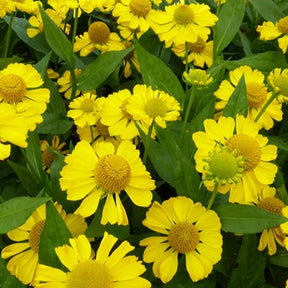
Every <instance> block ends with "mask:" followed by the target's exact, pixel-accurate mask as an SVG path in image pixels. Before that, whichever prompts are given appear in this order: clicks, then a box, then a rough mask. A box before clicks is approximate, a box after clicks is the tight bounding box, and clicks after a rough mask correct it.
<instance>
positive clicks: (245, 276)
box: [228, 235, 265, 288]
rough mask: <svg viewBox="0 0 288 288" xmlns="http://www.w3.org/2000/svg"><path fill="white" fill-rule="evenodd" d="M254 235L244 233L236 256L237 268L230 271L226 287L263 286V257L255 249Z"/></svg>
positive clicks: (256, 242)
mask: <svg viewBox="0 0 288 288" xmlns="http://www.w3.org/2000/svg"><path fill="white" fill-rule="evenodd" d="M257 246H258V239H257V237H256V235H244V236H243V240H242V245H241V248H240V250H239V253H238V257H237V264H238V265H237V268H235V269H234V270H233V271H232V274H231V277H230V281H229V284H228V288H235V287H239V288H255V287H263V284H264V282H265V278H264V271H265V257H264V255H263V254H262V253H261V252H259V251H258V250H257Z"/></svg>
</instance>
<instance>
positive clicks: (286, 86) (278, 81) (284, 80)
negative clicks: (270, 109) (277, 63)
mask: <svg viewBox="0 0 288 288" xmlns="http://www.w3.org/2000/svg"><path fill="white" fill-rule="evenodd" d="M267 79H268V82H269V84H270V86H271V87H272V88H273V90H274V93H276V94H277V100H278V101H279V102H280V103H283V102H287V101H288V69H284V70H281V69H280V68H276V69H274V70H273V71H272V72H270V74H269V76H268V77H267Z"/></svg>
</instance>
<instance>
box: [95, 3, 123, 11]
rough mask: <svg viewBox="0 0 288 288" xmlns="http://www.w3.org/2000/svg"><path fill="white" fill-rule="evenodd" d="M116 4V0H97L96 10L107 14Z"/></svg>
mask: <svg viewBox="0 0 288 288" xmlns="http://www.w3.org/2000/svg"><path fill="white" fill-rule="evenodd" d="M117 2H118V0H97V2H96V8H97V9H99V10H100V11H101V12H109V11H112V10H113V9H114V7H115V5H116V3H117Z"/></svg>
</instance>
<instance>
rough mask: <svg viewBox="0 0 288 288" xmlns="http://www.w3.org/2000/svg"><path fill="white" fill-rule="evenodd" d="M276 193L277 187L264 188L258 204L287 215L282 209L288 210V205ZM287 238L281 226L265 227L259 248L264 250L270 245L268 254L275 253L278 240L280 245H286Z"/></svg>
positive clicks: (270, 210) (276, 212)
mask: <svg viewBox="0 0 288 288" xmlns="http://www.w3.org/2000/svg"><path fill="white" fill-rule="evenodd" d="M275 194H276V190H275V188H272V187H265V188H264V189H262V191H261V193H259V197H258V198H259V202H258V203H257V206H258V207H260V208H261V209H264V210H266V211H269V212H272V213H275V214H278V215H283V216H285V213H282V211H284V210H283V209H284V208H285V210H286V211H287V212H288V210H287V209H288V206H286V205H285V204H284V203H283V202H282V201H281V200H280V199H279V198H277V197H276V195H275ZM286 207H287V208H286ZM287 212H286V216H287ZM284 225H286V226H288V222H287V223H286V224H285V223H284ZM285 238H286V235H285V234H284V233H283V232H282V230H281V228H280V226H277V227H273V228H268V229H264V230H263V232H262V233H261V236H260V240H259V245H258V250H259V251H263V250H264V249H265V248H267V247H268V254H269V255H274V254H275V253H276V252H277V246H276V242H277V243H278V244H279V245H280V246H282V247H285V244H284V240H285ZM275 240H276V242H275Z"/></svg>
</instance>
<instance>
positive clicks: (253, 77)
mask: <svg viewBox="0 0 288 288" xmlns="http://www.w3.org/2000/svg"><path fill="white" fill-rule="evenodd" d="M242 76H244V79H245V84H246V93H247V99H248V118H249V119H251V120H252V121H254V120H255V118H256V117H257V115H258V113H259V112H260V110H261V108H262V107H263V106H264V105H265V104H266V102H267V101H268V99H269V98H270V96H271V92H268V91H267V87H266V86H265V83H264V74H263V73H262V72H260V71H258V70H256V69H255V70H252V68H251V67H249V66H241V67H239V68H236V69H235V70H233V71H231V72H230V73H229V78H230V82H229V81H228V80H223V81H222V82H221V84H220V87H219V89H218V90H217V91H216V92H215V93H214V95H215V96H216V98H217V99H219V100H220V101H218V102H216V105H215V108H216V110H218V111H222V110H223V109H224V108H225V106H226V104H227V102H228V100H229V99H230V97H231V95H232V93H233V92H234V90H235V87H236V86H237V85H238V83H239V81H240V79H241V77H242ZM282 114H283V113H282V110H281V104H280V103H279V102H278V101H277V100H276V99H275V100H274V101H273V102H272V103H271V104H270V105H269V106H268V107H267V108H266V110H265V111H264V113H263V114H262V116H261V117H260V119H259V120H258V122H257V123H258V124H259V127H260V128H262V127H263V128H264V129H266V130H269V129H271V128H272V127H273V125H274V122H273V120H276V121H281V120H282Z"/></svg>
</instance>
